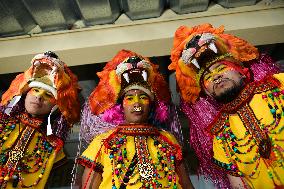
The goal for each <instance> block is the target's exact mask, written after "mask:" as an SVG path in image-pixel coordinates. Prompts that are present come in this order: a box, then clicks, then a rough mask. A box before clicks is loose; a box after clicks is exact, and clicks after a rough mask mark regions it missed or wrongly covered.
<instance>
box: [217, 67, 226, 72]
mask: <svg viewBox="0 0 284 189" xmlns="http://www.w3.org/2000/svg"><path fill="white" fill-rule="evenodd" d="M225 68H226V67H225V66H220V67H219V68H218V69H217V71H222V70H224V69H225Z"/></svg>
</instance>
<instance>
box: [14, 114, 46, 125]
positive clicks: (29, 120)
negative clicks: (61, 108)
mask: <svg viewBox="0 0 284 189" xmlns="http://www.w3.org/2000/svg"><path fill="white" fill-rule="evenodd" d="M17 117H18V119H19V120H20V122H22V123H23V124H24V125H26V126H30V127H32V128H35V129H37V128H39V127H40V126H41V124H42V120H41V119H37V118H33V117H30V116H29V115H28V114H27V113H25V112H24V113H21V114H19V115H17Z"/></svg>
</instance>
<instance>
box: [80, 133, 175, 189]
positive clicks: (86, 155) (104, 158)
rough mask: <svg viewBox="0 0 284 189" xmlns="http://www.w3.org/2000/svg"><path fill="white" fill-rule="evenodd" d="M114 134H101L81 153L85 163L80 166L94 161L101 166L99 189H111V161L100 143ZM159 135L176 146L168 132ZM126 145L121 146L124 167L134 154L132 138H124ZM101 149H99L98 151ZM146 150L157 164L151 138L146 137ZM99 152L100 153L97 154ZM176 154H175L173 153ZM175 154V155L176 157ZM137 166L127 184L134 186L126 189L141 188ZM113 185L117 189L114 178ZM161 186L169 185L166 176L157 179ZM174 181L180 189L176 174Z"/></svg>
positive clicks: (117, 182)
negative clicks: (124, 153) (124, 159)
mask: <svg viewBox="0 0 284 189" xmlns="http://www.w3.org/2000/svg"><path fill="white" fill-rule="evenodd" d="M113 132H114V130H111V131H108V132H106V133H103V134H101V135H98V136H97V137H96V138H95V139H94V140H93V141H92V142H91V143H90V145H89V146H88V148H87V149H86V150H85V151H84V152H83V154H82V156H81V158H82V159H84V161H87V162H85V163H81V164H82V165H84V166H86V164H89V165H90V164H91V163H93V162H94V160H95V159H96V163H97V164H100V165H102V177H103V179H102V182H101V184H100V187H99V188H100V189H106V188H112V173H113V170H112V163H111V159H110V158H109V156H110V153H109V152H110V151H109V150H108V149H107V148H106V147H105V146H102V141H103V139H106V138H107V137H108V136H109V135H110V134H112V133H113ZM160 134H161V135H163V136H165V137H166V138H168V139H169V140H170V141H171V142H172V143H174V144H178V143H177V141H176V139H175V137H174V136H173V135H171V134H170V133H169V132H166V131H160ZM126 140H127V142H126V144H124V145H125V146H123V148H126V150H127V159H128V160H129V161H125V162H124V163H125V167H128V166H129V165H130V163H131V160H132V158H133V156H134V155H135V153H136V150H135V142H134V136H126ZM100 148H101V149H100ZM147 148H148V150H149V153H150V157H151V158H152V160H153V163H154V164H155V163H158V157H157V152H158V149H157V146H155V145H154V139H153V137H151V136H148V137H147ZM99 151H100V152H99ZM98 152H99V155H98V157H97V158H96V156H97V154H98ZM175 153H177V152H175ZM177 154H178V153H177ZM177 154H175V155H176V156H177ZM137 169H138V168H137V166H135V169H134V172H136V173H137V174H135V176H134V177H132V178H131V179H130V180H129V183H134V182H136V183H135V184H134V185H128V186H127V187H126V188H127V189H137V188H140V187H141V186H142V182H140V180H139V178H138V177H139V171H138V170H137ZM162 172H163V171H159V174H161V175H163V173H162ZM114 178H115V185H116V187H117V188H119V186H120V183H119V180H118V178H117V177H116V176H115V177H114ZM158 181H159V182H160V183H161V184H162V186H163V187H164V186H166V185H168V184H169V181H168V176H166V178H163V179H159V180H158ZM176 181H177V187H178V188H181V186H180V184H179V183H178V181H179V178H178V175H177V174H176ZM172 187H173V184H172V186H171V188H172Z"/></svg>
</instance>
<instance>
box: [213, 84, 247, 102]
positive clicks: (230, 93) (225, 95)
mask: <svg viewBox="0 0 284 189" xmlns="http://www.w3.org/2000/svg"><path fill="white" fill-rule="evenodd" d="M240 90H241V88H240V87H239V86H237V85H234V86H231V87H229V88H224V90H223V91H220V92H219V93H217V94H216V93H215V95H214V96H213V97H214V98H215V99H216V100H217V101H218V102H222V103H228V102H230V101H232V100H234V99H235V98H236V97H237V96H238V94H239V92H240Z"/></svg>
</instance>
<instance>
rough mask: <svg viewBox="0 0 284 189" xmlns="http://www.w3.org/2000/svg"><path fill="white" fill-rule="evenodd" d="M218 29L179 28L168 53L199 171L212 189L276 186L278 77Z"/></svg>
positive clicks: (250, 49) (279, 181) (281, 172)
mask: <svg viewBox="0 0 284 189" xmlns="http://www.w3.org/2000/svg"><path fill="white" fill-rule="evenodd" d="M223 32H224V28H223V27H220V28H213V27H212V26H211V25H210V24H203V25H199V26H195V27H192V28H188V27H185V26H181V27H180V28H178V30H177V31H176V33H175V38H174V47H173V49H172V52H171V60H172V63H171V64H170V66H169V69H170V70H175V71H176V79H177V84H178V87H179V91H180V94H181V97H182V100H183V102H182V104H181V108H182V110H183V111H184V112H185V114H186V115H187V117H188V118H189V120H190V134H191V136H190V142H191V145H192V147H193V148H194V150H195V152H196V154H197V156H198V157H199V160H200V173H201V174H205V175H206V176H208V177H211V179H212V180H213V181H214V183H215V184H216V187H218V188H230V187H232V188H257V189H260V188H265V189H272V188H283V184H284V169H283V168H284V167H283V147H284V143H283V140H284V134H283V132H282V131H283V128H284V127H283V123H284V119H283V116H284V113H283V111H284V106H283V105H284V102H283V99H284V96H283V94H284V91H283V89H284V87H283V86H282V83H283V81H284V75H283V74H282V73H280V74H279V73H278V70H279V69H278V67H277V66H276V65H275V64H274V63H273V62H272V60H271V59H270V58H269V57H268V56H266V55H262V54H261V55H259V52H258V50H257V49H256V48H255V47H254V46H252V45H251V44H249V43H248V42H246V41H244V40H242V39H239V38H237V37H235V36H233V35H230V34H224V33H223ZM225 175H228V177H226V176H225ZM227 178H228V179H229V180H228V179H227Z"/></svg>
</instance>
